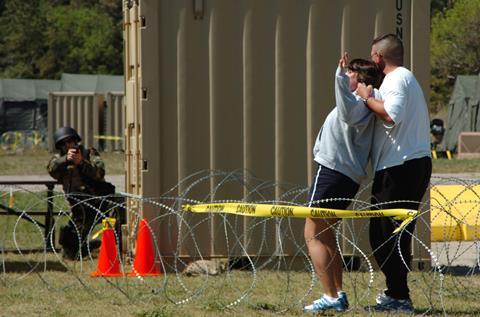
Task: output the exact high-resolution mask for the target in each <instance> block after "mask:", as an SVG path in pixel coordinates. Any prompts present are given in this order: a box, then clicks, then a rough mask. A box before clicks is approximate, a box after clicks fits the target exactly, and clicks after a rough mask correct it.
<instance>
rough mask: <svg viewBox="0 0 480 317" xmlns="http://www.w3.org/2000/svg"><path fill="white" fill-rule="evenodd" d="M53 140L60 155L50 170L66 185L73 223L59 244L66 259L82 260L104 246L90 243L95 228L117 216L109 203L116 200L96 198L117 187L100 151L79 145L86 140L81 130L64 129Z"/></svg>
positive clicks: (64, 227)
mask: <svg viewBox="0 0 480 317" xmlns="http://www.w3.org/2000/svg"><path fill="white" fill-rule="evenodd" d="M53 139H54V142H55V148H56V150H58V152H59V153H57V154H55V156H54V157H53V158H52V159H51V160H50V162H49V163H48V166H47V170H48V173H49V174H50V175H51V176H52V177H53V178H55V179H57V180H58V181H59V182H60V183H61V184H62V185H63V191H64V192H65V195H66V198H67V200H68V202H69V204H70V206H71V213H72V217H71V220H70V221H69V222H68V224H67V225H66V226H63V227H62V228H61V229H60V236H59V243H60V244H61V245H62V249H63V255H64V257H66V258H68V259H72V260H78V259H80V254H81V255H82V256H83V257H84V256H86V255H87V254H88V251H89V250H90V251H91V250H94V249H96V248H98V247H99V246H100V241H97V240H93V241H90V242H89V241H87V240H88V237H89V235H90V236H91V235H92V229H93V227H94V226H95V225H96V224H97V223H99V222H100V221H101V220H102V219H103V217H104V216H114V215H112V214H111V213H112V212H113V210H115V205H112V204H111V203H109V202H108V200H113V198H111V197H107V198H93V197H94V196H106V195H111V194H114V193H115V186H113V185H112V184H111V183H108V182H106V181H105V179H104V176H105V164H104V162H103V160H102V159H101V158H100V155H99V153H98V151H97V150H95V149H94V148H88V149H86V148H84V147H83V146H82V145H81V144H79V143H80V142H81V141H82V138H81V137H80V136H79V135H78V133H77V131H75V130H74V129H72V128H70V127H62V128H59V129H57V131H55V133H54V135H53ZM117 223H119V224H120V223H121V221H117ZM117 232H118V231H117Z"/></svg>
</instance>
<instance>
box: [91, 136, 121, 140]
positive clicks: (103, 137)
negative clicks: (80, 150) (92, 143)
mask: <svg viewBox="0 0 480 317" xmlns="http://www.w3.org/2000/svg"><path fill="white" fill-rule="evenodd" d="M93 138H94V139H98V140H113V141H121V140H123V138H122V137H121V136H114V135H94V136H93Z"/></svg>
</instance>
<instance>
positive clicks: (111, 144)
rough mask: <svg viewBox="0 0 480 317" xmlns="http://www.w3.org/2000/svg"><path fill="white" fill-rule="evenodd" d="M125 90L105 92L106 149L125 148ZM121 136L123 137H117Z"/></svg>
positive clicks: (117, 149) (120, 149) (116, 149)
mask: <svg viewBox="0 0 480 317" xmlns="http://www.w3.org/2000/svg"><path fill="white" fill-rule="evenodd" d="M123 97H124V92H123V91H122V92H119V91H116V92H107V93H106V94H105V112H104V116H105V120H104V121H105V123H104V125H105V131H104V135H105V136H106V137H107V139H106V140H105V143H104V144H105V146H104V149H105V150H106V151H122V150H124V141H123V137H124V134H125V105H124V103H123ZM118 137H121V138H122V139H116V138H118Z"/></svg>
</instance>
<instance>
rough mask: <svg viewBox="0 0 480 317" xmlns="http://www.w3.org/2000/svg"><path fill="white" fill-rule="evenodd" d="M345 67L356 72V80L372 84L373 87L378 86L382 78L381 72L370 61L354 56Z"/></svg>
mask: <svg viewBox="0 0 480 317" xmlns="http://www.w3.org/2000/svg"><path fill="white" fill-rule="evenodd" d="M347 69H348V70H349V71H351V72H354V73H357V74H358V77H357V80H358V82H360V83H364V84H365V85H367V86H368V85H372V86H373V87H374V88H379V87H380V85H381V84H382V80H383V72H382V71H381V70H380V68H379V67H378V66H377V64H375V63H374V62H372V61H369V60H366V59H361V58H356V59H353V60H351V61H350V63H348V65H347Z"/></svg>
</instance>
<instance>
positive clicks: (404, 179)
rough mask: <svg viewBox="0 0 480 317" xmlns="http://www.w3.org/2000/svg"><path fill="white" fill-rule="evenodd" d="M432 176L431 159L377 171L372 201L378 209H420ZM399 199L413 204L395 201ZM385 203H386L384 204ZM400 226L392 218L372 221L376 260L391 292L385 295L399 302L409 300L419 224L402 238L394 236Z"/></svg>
mask: <svg viewBox="0 0 480 317" xmlns="http://www.w3.org/2000/svg"><path fill="white" fill-rule="evenodd" d="M431 174H432V160H431V158H430V157H423V158H419V159H412V160H409V161H405V163H404V164H402V165H398V166H393V167H390V168H387V169H384V170H380V171H377V172H376V173H375V177H374V181H373V188H372V200H371V202H372V204H375V208H378V209H390V208H407V209H414V210H418V208H419V204H420V201H421V200H422V197H423V195H424V194H425V192H426V190H427V188H428V185H429V183H430V176H431ZM399 200H408V201H410V202H393V201H399ZM385 202H386V204H382V203H385ZM390 202H393V203H390ZM398 224H399V222H397V221H395V220H393V219H392V218H390V217H383V218H372V219H371V220H370V245H371V246H372V250H373V251H374V256H375V260H376V261H377V263H378V265H379V266H380V269H381V270H382V272H383V274H384V275H385V277H386V284H387V290H386V291H385V294H386V295H388V296H390V297H392V298H395V299H409V298H410V297H409V289H408V285H407V274H408V271H409V267H407V266H406V265H405V264H407V265H408V266H410V262H411V260H412V256H411V240H412V235H413V231H414V229H415V222H414V221H412V222H411V223H410V224H409V225H408V226H407V227H406V229H405V231H404V232H402V233H401V235H400V234H397V235H393V234H392V232H393V231H394V230H395V228H397V227H398ZM400 237H401V238H400ZM399 240H400V241H399ZM399 243H400V248H399ZM399 249H400V250H401V255H400V252H399ZM402 258H403V259H402Z"/></svg>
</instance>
